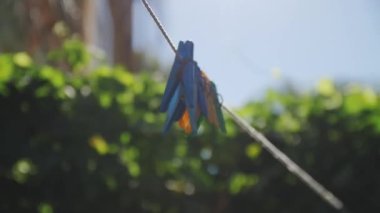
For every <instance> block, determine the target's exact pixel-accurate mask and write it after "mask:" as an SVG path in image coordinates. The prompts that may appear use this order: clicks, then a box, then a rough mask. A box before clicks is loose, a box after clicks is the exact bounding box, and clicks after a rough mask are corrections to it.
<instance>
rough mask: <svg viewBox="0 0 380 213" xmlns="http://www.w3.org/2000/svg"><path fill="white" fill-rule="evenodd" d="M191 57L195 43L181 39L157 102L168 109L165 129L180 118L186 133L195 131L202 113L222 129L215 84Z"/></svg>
mask: <svg viewBox="0 0 380 213" xmlns="http://www.w3.org/2000/svg"><path fill="white" fill-rule="evenodd" d="M193 57H194V44H193V43H192V42H191V41H186V42H182V41H181V42H180V43H179V45H178V49H177V55H176V58H175V60H174V63H173V66H172V69H171V71H170V74H169V79H168V83H167V85H166V88H165V92H164V95H163V98H162V102H161V105H160V111H162V112H167V118H166V121H165V125H164V132H167V131H168V130H169V129H170V127H171V125H172V124H173V123H174V122H175V121H179V123H180V126H181V127H182V128H184V130H185V132H186V133H189V134H190V133H191V134H196V133H197V130H198V124H199V122H200V120H201V117H202V116H203V117H205V118H206V119H207V120H208V122H209V123H211V124H213V125H214V126H216V127H219V128H220V129H221V130H222V131H223V132H225V124H224V118H223V114H222V111H221V104H220V103H219V100H218V97H217V96H218V93H217V91H216V86H215V84H214V83H213V82H212V81H210V80H209V79H208V78H207V76H206V75H205V74H204V73H203V72H202V71H201V70H200V68H199V66H198V64H197V63H196V62H195V61H194V59H193Z"/></svg>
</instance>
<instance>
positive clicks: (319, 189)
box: [141, 0, 345, 212]
mask: <svg viewBox="0 0 380 213" xmlns="http://www.w3.org/2000/svg"><path fill="white" fill-rule="evenodd" d="M141 1H142V2H143V4H144V5H145V7H146V9H147V10H148V12H149V14H150V15H151V16H152V18H153V20H154V21H155V23H156V24H157V26H158V28H159V29H160V30H161V32H162V34H163V35H164V37H165V39H166V41H167V42H168V43H169V45H170V47H171V48H172V50H173V52H174V53H177V51H176V49H175V46H174V44H173V42H172V41H171V40H170V37H169V36H168V33H167V32H166V31H165V29H164V27H163V26H162V24H161V22H160V21H159V19H158V17H157V16H156V14H155V13H154V12H153V10H152V8H151V7H150V5H149V3H148V2H147V0H141ZM222 107H223V109H224V111H225V112H227V113H228V114H229V115H230V117H231V118H232V120H233V121H234V122H235V123H236V124H237V125H238V126H239V127H240V128H241V129H242V130H243V131H244V132H246V133H247V134H248V135H249V136H250V137H251V138H252V139H255V140H256V141H258V142H259V143H260V144H261V145H262V146H263V147H264V148H265V149H266V150H267V151H268V152H269V153H270V154H271V155H272V156H273V157H274V158H275V159H276V160H278V161H279V162H280V163H281V164H283V165H284V166H285V167H286V168H287V169H288V171H289V172H290V173H292V174H294V175H295V176H297V177H298V178H299V179H301V181H303V182H304V183H305V184H306V185H307V186H308V187H309V188H310V189H312V190H313V191H314V192H315V193H316V194H317V195H319V196H320V197H321V198H322V199H323V200H324V201H326V202H327V203H328V204H329V205H331V206H332V207H333V208H335V209H336V210H338V211H341V212H345V210H344V205H343V203H342V201H340V200H339V198H337V197H336V196H335V195H334V194H332V193H331V192H330V191H329V190H327V189H326V188H325V187H323V186H322V185H321V184H320V183H318V182H317V181H316V180H315V179H314V178H313V177H312V176H310V175H309V174H308V173H307V172H306V171H305V170H303V169H302V168H301V167H299V166H298V165H297V164H296V163H295V162H294V161H292V160H291V159H290V158H289V157H288V156H286V155H285V154H284V153H283V152H281V151H280V150H279V149H278V148H277V147H276V146H274V145H273V143H272V142H270V141H269V140H268V139H267V138H266V137H265V136H264V135H263V134H262V133H261V132H259V131H257V130H256V129H255V128H253V127H252V126H250V125H249V124H248V123H247V122H246V121H245V120H244V119H242V118H241V117H239V116H238V115H237V114H236V113H234V112H233V111H231V110H230V109H229V108H228V107H226V106H224V105H222Z"/></svg>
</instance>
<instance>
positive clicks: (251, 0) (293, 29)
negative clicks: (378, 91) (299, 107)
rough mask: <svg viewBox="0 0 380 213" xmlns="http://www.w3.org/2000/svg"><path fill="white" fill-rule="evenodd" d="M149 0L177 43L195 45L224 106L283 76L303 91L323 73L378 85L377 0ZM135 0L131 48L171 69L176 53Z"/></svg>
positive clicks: (257, 94) (379, 38) (278, 83)
mask: <svg viewBox="0 0 380 213" xmlns="http://www.w3.org/2000/svg"><path fill="white" fill-rule="evenodd" d="M152 2H153V7H154V9H155V10H156V11H157V12H158V14H159V15H160V18H161V20H162V22H163V24H164V25H165V27H166V29H167V30H168V32H169V34H170V36H171V37H172V39H173V40H174V42H175V43H178V41H179V40H192V41H194V42H195V58H196V60H197V61H198V63H199V64H200V65H201V68H203V69H204V70H205V71H206V72H207V74H208V75H209V77H210V78H211V79H212V80H214V81H215V82H216V83H217V85H218V89H219V92H220V93H221V94H222V96H223V99H224V102H225V103H226V104H227V105H232V106H238V105H241V104H243V103H244V102H247V101H249V100H252V99H255V98H258V97H261V96H262V94H263V92H264V91H265V90H266V89H268V88H281V85H283V83H284V82H285V80H286V81H291V82H292V83H294V84H295V85H297V86H298V87H299V88H302V89H307V88H312V87H313V86H314V85H315V84H316V82H318V80H320V79H321V78H326V77H327V78H332V79H335V80H338V81H350V82H361V83H364V84H372V85H378V84H379V82H380V1H378V0H308V1H305V0H265V1H264V0H261V1H259V0H233V1H232V0H191V1H189V0H165V1H161V2H159V3H157V1H152ZM140 3H141V2H140V1H135V5H134V8H135V11H134V13H135V14H134V18H135V20H134V27H135V30H134V38H135V40H134V47H135V48H136V49H137V50H140V51H145V52H146V53H148V55H149V56H150V57H154V58H157V59H158V60H159V61H160V62H161V63H162V64H163V65H167V66H170V64H171V63H172V60H173V58H174V55H173V53H172V52H171V50H170V48H169V46H168V45H167V44H166V43H165V41H164V39H163V37H162V35H161V34H160V33H159V31H158V29H157V27H156V26H155V25H154V24H153V21H152V20H151V19H150V17H148V13H147V12H146V11H144V8H142V6H141V4H140ZM278 72H280V73H281V76H282V77H281V78H280V79H278V78H275V77H274V74H273V73H278Z"/></svg>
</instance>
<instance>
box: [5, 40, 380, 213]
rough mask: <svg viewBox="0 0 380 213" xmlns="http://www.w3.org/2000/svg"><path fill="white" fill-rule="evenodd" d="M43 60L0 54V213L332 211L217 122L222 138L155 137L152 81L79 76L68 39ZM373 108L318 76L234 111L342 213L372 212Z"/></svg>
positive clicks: (78, 58) (94, 73)
mask: <svg viewBox="0 0 380 213" xmlns="http://www.w3.org/2000/svg"><path fill="white" fill-rule="evenodd" d="M49 58H50V59H49V61H48V62H47V64H46V65H39V64H36V63H35V62H34V61H33V60H32V59H31V58H30V57H29V56H28V55H27V54H25V53H16V54H2V55H0V201H1V202H0V212H5V213H6V212H41V213H53V212H55V213H57V212H58V213H60V212H62V213H67V212H78V213H82V212H92V213H93V212H113V213H117V212H120V213H121V212H334V211H333V210H332V209H331V208H330V207H329V206H327V205H326V204H324V203H323V202H322V201H321V200H320V198H319V197H317V196H316V195H314V194H313V192H312V191H310V190H309V189H308V188H307V187H306V186H304V185H303V184H302V183H301V182H299V181H298V180H297V179H296V178H295V177H294V176H292V175H290V174H289V173H288V172H287V171H286V169H284V168H283V167H282V166H281V165H280V164H279V163H277V162H276V161H275V160H274V159H273V158H272V157H271V156H270V155H269V154H267V153H266V152H265V151H263V150H261V148H260V146H259V145H258V144H256V143H254V142H253V141H252V140H251V139H249V138H248V136H247V135H246V134H244V133H242V132H241V131H240V130H239V129H238V128H237V127H236V126H234V124H233V123H232V122H231V121H230V120H228V119H227V131H228V134H227V135H223V134H221V133H219V132H218V131H217V130H215V129H213V128H211V127H209V126H207V125H203V126H202V127H201V130H200V134H199V136H197V137H191V138H188V137H186V136H185V135H184V134H183V133H182V132H181V130H179V129H178V128H173V130H172V131H171V132H170V133H169V134H167V135H163V134H162V133H161V129H162V125H163V121H164V115H162V114H161V113H159V112H158V111H157V108H158V106H159V103H160V96H161V94H162V92H163V88H164V85H163V83H158V81H156V80H154V78H153V77H152V76H155V75H156V74H157V73H151V72H147V73H142V74H139V75H132V74H131V73H129V72H128V71H127V70H125V69H124V68H122V67H109V66H104V65H98V66H96V67H95V68H89V67H94V65H89V64H88V62H89V61H90V55H89V54H88V53H87V52H86V51H85V50H84V48H83V47H82V46H81V44H80V43H79V42H77V41H68V42H66V44H65V45H64V47H62V49H60V50H57V51H56V52H54V53H51V54H50V56H49ZM379 109H380V108H379V95H378V94H377V93H375V92H374V91H373V90H372V89H370V88H363V87H361V86H358V85H346V86H342V87H341V88H337V86H336V85H335V84H334V83H332V82H331V81H329V80H323V81H321V82H320V84H319V85H318V86H317V88H316V90H314V91H310V92H306V93H303V94H300V93H296V92H291V91H287V92H276V91H268V93H267V95H266V96H265V98H263V99H262V100H261V101H257V102H252V103H249V104H247V105H246V106H245V107H243V108H242V109H240V110H238V111H239V113H240V115H242V116H243V117H244V118H246V119H247V120H249V121H251V122H252V124H253V125H254V126H256V127H257V128H258V129H260V130H261V131H263V132H264V133H265V134H266V135H267V136H268V137H269V138H270V139H271V140H272V141H273V142H274V143H275V144H276V145H277V146H278V147H280V148H281V149H282V150H284V152H285V153H287V154H288V155H289V156H290V157H291V158H292V159H294V160H295V161H296V162H297V163H299V164H300V165H301V166H302V167H303V168H305V169H306V170H307V171H309V172H310V173H311V174H312V175H313V176H315V177H316V178H317V179H318V180H320V181H321V182H322V183H323V184H324V185H326V186H327V187H328V188H329V189H331V190H332V191H333V192H334V193H335V194H336V195H338V196H339V197H341V198H342V200H343V201H344V202H345V204H346V205H347V207H348V209H350V210H351V212H376V211H379V210H380V204H379V202H378V200H380V185H379V183H380V170H379V166H378V162H380V148H379V143H380V119H379V118H380V117H379V116H380V110H379ZM226 117H227V116H226Z"/></svg>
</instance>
